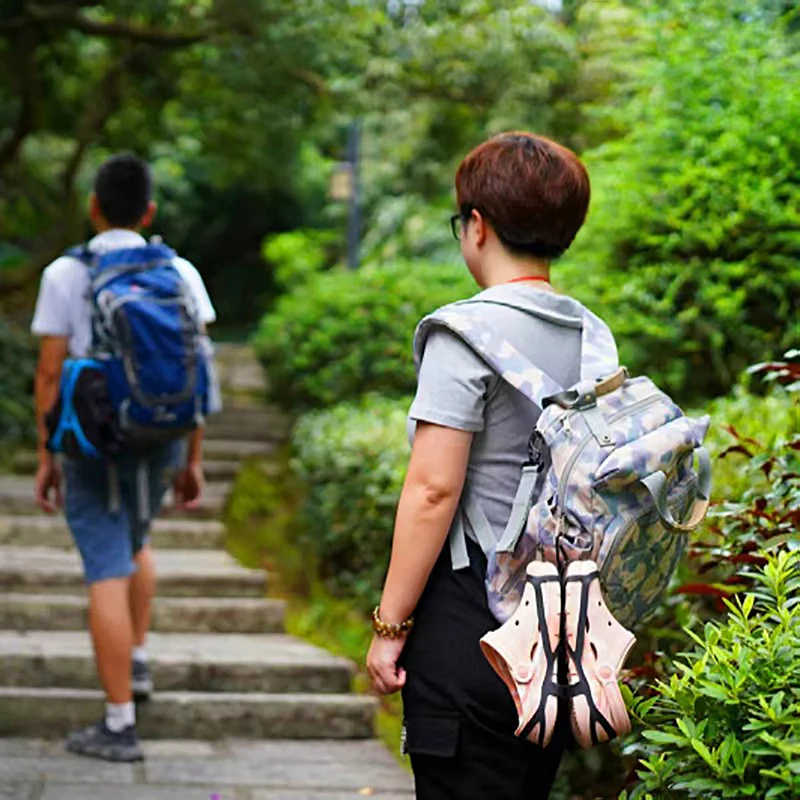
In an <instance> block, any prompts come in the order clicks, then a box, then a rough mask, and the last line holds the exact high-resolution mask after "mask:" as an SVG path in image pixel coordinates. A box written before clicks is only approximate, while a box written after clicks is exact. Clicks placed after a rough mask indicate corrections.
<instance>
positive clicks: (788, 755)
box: [630, 552, 800, 800]
mask: <svg viewBox="0 0 800 800" xmlns="http://www.w3.org/2000/svg"><path fill="white" fill-rule="evenodd" d="M753 578H754V580H755V584H756V585H755V588H754V589H753V591H751V592H748V593H746V594H745V595H744V596H743V597H740V598H737V600H736V602H735V603H731V602H729V603H728V608H729V614H728V617H727V619H725V620H723V621H722V622H719V623H717V622H708V623H706V625H705V628H704V630H703V632H702V634H699V635H698V634H694V633H693V634H692V639H693V640H694V642H695V647H694V648H693V649H692V651H691V652H688V653H686V654H685V655H684V657H683V659H682V660H681V661H680V662H679V663H677V664H676V665H675V667H676V668H675V671H674V673H673V675H672V676H671V677H670V679H669V680H668V681H664V682H660V683H659V684H658V685H657V688H656V691H657V694H656V696H655V697H654V698H652V699H648V700H643V701H641V702H639V703H638V704H636V706H635V709H636V711H637V712H638V714H639V715H641V716H643V717H644V720H645V722H646V724H647V730H646V731H645V732H644V737H645V740H646V741H647V742H648V745H647V746H646V747H645V748H644V749H645V752H646V756H645V757H644V758H643V760H642V764H641V769H640V770H639V776H640V778H641V779H642V782H641V784H640V785H639V786H638V787H637V788H636V789H635V790H634V791H633V792H632V793H631V795H630V797H631V799H632V800H636V799H637V798H660V797H670V798H672V797H674V798H685V799H686V800H691V798H698V800H699V798H706V797H720V798H725V797H727V798H737V799H738V798H741V797H759V798H762V797H763V798H779V797H785V798H787V799H788V798H794V797H798V796H800V770H798V761H797V748H798V741H800V604H798V600H800V553H797V552H783V553H779V554H777V555H775V556H770V557H769V560H768V562H767V564H766V565H765V566H764V567H763V568H761V569H759V570H757V571H755V572H754V573H753Z"/></svg>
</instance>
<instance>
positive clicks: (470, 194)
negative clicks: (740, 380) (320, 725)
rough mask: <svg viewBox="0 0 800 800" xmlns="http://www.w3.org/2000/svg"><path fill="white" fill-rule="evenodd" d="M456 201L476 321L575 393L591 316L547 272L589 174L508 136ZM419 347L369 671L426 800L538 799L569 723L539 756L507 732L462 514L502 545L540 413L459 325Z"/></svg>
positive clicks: (482, 569)
mask: <svg viewBox="0 0 800 800" xmlns="http://www.w3.org/2000/svg"><path fill="white" fill-rule="evenodd" d="M456 194H457V201H458V214H456V215H455V216H454V218H453V220H452V225H453V231H454V234H455V235H456V236H457V238H458V239H459V240H460V243H461V252H462V255H463V257H464V261H465V262H466V265H467V268H468V269H469V271H470V273H471V274H472V276H473V277H474V278H475V280H476V282H477V283H478V285H479V286H480V287H481V289H482V291H481V293H480V294H478V295H477V296H476V297H475V298H473V301H477V302H479V303H480V309H481V312H480V313H481V314H482V315H483V321H484V322H485V323H486V324H487V325H489V326H491V328H492V329H493V330H494V331H497V332H498V334H501V335H502V336H503V337H504V338H505V339H507V340H508V341H509V342H510V343H511V344H512V345H513V346H514V347H515V348H516V349H517V350H518V351H519V352H520V353H521V354H522V355H523V356H525V357H526V358H527V359H528V360H529V361H530V362H531V363H533V364H534V365H535V366H536V367H538V368H539V369H541V370H543V371H544V372H545V373H547V374H548V375H549V376H550V377H552V378H553V379H554V381H555V382H556V383H557V384H559V385H561V386H571V385H573V384H574V383H576V382H577V381H578V379H579V377H580V362H581V330H582V320H583V319H584V313H585V309H584V308H583V306H582V305H581V304H580V303H578V302H577V301H576V300H573V299H571V298H569V297H566V296H564V295H561V294H558V293H557V292H556V291H555V290H554V289H553V287H552V285H551V283H550V265H551V262H552V261H553V259H556V258H558V257H559V256H560V255H562V254H563V253H564V252H565V251H566V250H567V248H568V247H569V246H570V244H571V243H572V241H573V239H574V238H575V235H576V234H577V232H578V230H579V229H580V227H581V225H582V224H583V222H584V219H585V217H586V212H587V209H588V205H589V195H590V188H589V177H588V175H587V172H586V169H585V168H584V166H583V165H582V164H581V162H580V161H579V159H578V158H577V156H576V155H575V154H574V153H572V152H571V151H570V150H568V149H567V148H565V147H562V146H561V145H559V144H557V143H555V142H553V141H550V140H548V139H545V138H543V137H540V136H534V135H533V134H529V133H504V134H501V135H499V136H495V137H493V138H492V139H489V140H488V141H487V142H484V143H483V144H482V145H480V146H479V147H477V148H476V149H475V150H473V151H472V152H471V153H470V154H469V155H468V156H467V157H466V158H465V159H464V161H463V162H462V163H461V165H460V167H459V169H458V172H457V175H456ZM417 344H418V356H419V359H418V360H419V375H418V387H417V394H416V397H415V399H414V402H413V404H412V406H411V409H410V411H409V424H410V435H411V437H412V440H413V446H412V453H411V460H410V464H409V468H408V475H407V478H406V481H405V485H404V488H403V492H402V495H401V498H400V503H399V507H398V510H397V519H396V524H395V531H394V540H393V546H392V556H391V563H390V566H389V571H388V574H387V578H386V583H385V587H384V591H383V595H382V600H381V603H380V606H379V607H378V608H377V609H376V611H375V615H374V622H375V630H376V635H375V637H374V639H373V642H372V646H371V648H370V652H369V655H368V657H367V667H368V669H369V672H370V676H371V678H372V680H373V683H374V686H375V687H376V689H377V690H378V691H379V692H383V693H392V692H396V691H398V690H402V692H403V701H404V716H405V737H404V739H405V748H406V750H407V752H408V753H409V754H410V756H411V765H412V767H413V770H414V775H415V782H416V789H417V797H418V798H419V800H438V798H457V799H458V800H465V799H467V798H482V799H484V798H487V799H489V800H517V798H519V799H520V800H522V798H525V800H532V798H546V797H547V796H548V794H549V792H550V787H551V786H552V783H553V781H554V778H555V774H556V771H557V768H558V765H559V762H560V760H561V756H562V753H563V750H564V747H565V745H566V739H567V736H568V735H569V734H568V728H569V725H568V723H567V725H566V727H565V726H564V725H563V718H562V717H563V715H561V714H559V721H558V723H557V724H556V726H555V732H554V733H553V734H552V738H551V741H550V743H549V745H548V746H547V747H545V748H542V747H539V746H537V745H535V744H532V743H531V742H530V741H528V740H527V739H525V738H521V737H517V736H515V735H514V732H515V729H517V727H518V713H517V709H516V708H515V704H514V701H513V700H512V697H511V695H510V693H509V691H508V689H507V688H506V686H505V685H504V683H503V682H502V681H501V679H500V678H499V677H498V676H497V674H495V672H494V671H493V669H492V667H491V666H490V665H489V662H488V661H487V659H486V658H485V657H484V655H483V654H482V653H481V649H480V645H479V641H480V639H481V637H483V636H484V635H485V634H486V633H487V632H488V631H491V630H494V629H496V628H497V627H498V622H497V620H496V619H495V618H494V617H493V616H492V614H491V612H490V611H489V607H488V603H487V597H486V590H485V586H484V579H485V575H486V567H487V563H486V558H485V556H484V555H483V551H482V550H481V548H480V547H479V546H478V544H477V541H478V536H477V535H476V533H475V531H474V530H473V529H472V527H471V525H470V522H469V519H468V518H467V515H463V514H462V508H463V507H464V506H465V504H472V506H473V507H474V506H475V505H477V506H478V507H479V508H480V509H481V510H482V513H483V515H485V518H486V519H487V520H488V523H489V525H490V527H491V531H492V533H493V534H494V536H495V537H496V538H497V539H498V540H499V538H500V536H501V534H502V532H503V530H504V527H505V525H506V522H507V520H508V518H509V514H510V511H511V506H512V501H513V498H514V494H515V492H516V490H517V486H518V484H519V479H520V471H521V467H522V464H523V463H524V462H525V460H526V456H527V451H526V443H527V441H528V437H529V436H530V433H531V431H533V429H534V427H535V424H536V421H537V419H538V416H539V414H540V410H539V409H537V408H536V407H535V406H534V405H533V404H532V403H530V402H529V401H528V400H527V399H526V398H525V397H524V396H523V395H522V394H521V393H519V392H517V391H516V390H515V389H514V388H513V387H512V386H511V385H510V384H509V383H507V382H506V381H504V380H502V379H501V378H500V377H499V375H498V374H497V373H496V372H494V371H493V370H492V368H491V367H489V366H488V364H487V363H486V362H485V361H484V360H483V359H482V358H481V357H480V356H479V355H478V354H477V353H476V352H475V351H474V350H473V349H472V348H471V347H470V346H469V345H468V344H467V343H466V342H465V341H464V340H463V339H461V338H460V337H459V336H457V335H456V334H455V333H453V332H452V331H450V330H448V329H446V328H444V327H434V328H433V329H431V330H430V331H429V332H428V334H427V335H426V336H425V337H424V341H422V342H419V341H418V343H417ZM456 521H459V522H460V524H461V525H462V526H463V528H464V530H465V533H466V537H465V538H466V550H467V552H466V556H467V558H466V560H467V561H468V566H464V564H462V563H459V564H456V565H455V566H457V567H459V568H457V569H454V554H453V551H452V548H451V547H447V546H445V545H446V541H447V539H448V533H449V532H450V531H451V527H453V526H454V525H455V524H456ZM412 618H413V619H412Z"/></svg>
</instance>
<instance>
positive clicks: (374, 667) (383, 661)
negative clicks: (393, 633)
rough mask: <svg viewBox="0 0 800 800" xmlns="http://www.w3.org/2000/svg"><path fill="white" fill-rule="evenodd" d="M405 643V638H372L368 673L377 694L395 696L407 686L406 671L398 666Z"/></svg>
mask: <svg viewBox="0 0 800 800" xmlns="http://www.w3.org/2000/svg"><path fill="white" fill-rule="evenodd" d="M405 643H406V640H405V638H402V639H385V638H382V637H380V636H373V637H372V644H371V645H370V647H369V653H367V671H368V672H369V677H370V678H371V680H372V685H373V686H374V687H375V690H376V691H377V692H380V693H381V694H394V693H395V692H399V691H400V690H401V689H402V688H403V686H404V685H405V682H406V671H405V670H404V669H402V667H398V666H397V662H398V660H399V659H400V653H402V652H403V645H405Z"/></svg>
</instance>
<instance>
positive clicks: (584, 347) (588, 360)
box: [581, 308, 619, 381]
mask: <svg viewBox="0 0 800 800" xmlns="http://www.w3.org/2000/svg"><path fill="white" fill-rule="evenodd" d="M618 368H619V355H618V353H617V344H616V342H615V341H614V334H612V333H611V329H610V328H609V327H608V325H606V323H605V322H603V320H602V319H600V317H598V316H597V315H596V314H593V313H592V312H591V311H589V309H588V308H584V309H583V330H582V332H581V380H582V381H596V380H597V379H598V378H603V377H605V376H607V375H611V373H613V372H615V371H616V370H617V369H618Z"/></svg>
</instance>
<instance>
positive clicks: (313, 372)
mask: <svg viewBox="0 0 800 800" xmlns="http://www.w3.org/2000/svg"><path fill="white" fill-rule="evenodd" d="M475 291H476V289H475V285H474V283H473V282H472V279H471V278H470V277H469V275H468V273H467V272H466V270H465V269H464V268H463V267H455V266H445V265H431V264H427V263H425V262H413V263H396V264H391V265H389V266H370V267H365V268H364V269H362V270H359V271H358V272H350V271H345V270H336V271H334V272H328V273H324V274H321V275H317V276H315V277H312V278H311V279H309V280H308V281H307V282H306V283H302V284H300V285H299V286H296V287H295V289H294V290H293V291H291V292H290V293H288V294H286V295H283V296H282V297H281V298H280V300H279V301H278V303H277V305H276V307H275V309H274V311H272V312H271V313H269V314H267V315H266V316H265V318H264V320H263V322H262V324H261V327H260V329H259V331H258V334H257V335H256V338H255V346H256V350H257V352H258V355H259V357H260V359H261V360H262V362H263V363H264V366H265V368H266V370H267V373H268V374H269V383H270V394H271V398H272V399H273V400H274V402H276V403H278V404H279V405H281V406H283V407H284V408H286V409H289V410H291V411H301V410H304V409H308V408H314V407H324V406H329V405H333V404H335V403H339V402H342V401H344V400H353V399H355V398H357V397H359V396H360V395H361V394H363V393H365V392H371V391H380V392H384V393H386V394H388V395H398V394H404V393H409V392H412V391H413V390H414V383H415V374H414V363H413V354H412V348H411V339H412V334H413V332H414V328H415V326H416V324H417V322H419V320H420V319H421V318H422V317H423V316H425V314H428V313H430V312H431V311H434V310H435V309H436V308H438V307H439V306H442V305H445V304H446V303H449V302H452V301H454V300H459V299H462V298H464V297H468V296H469V295H470V294H473V293H474V292H475Z"/></svg>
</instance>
